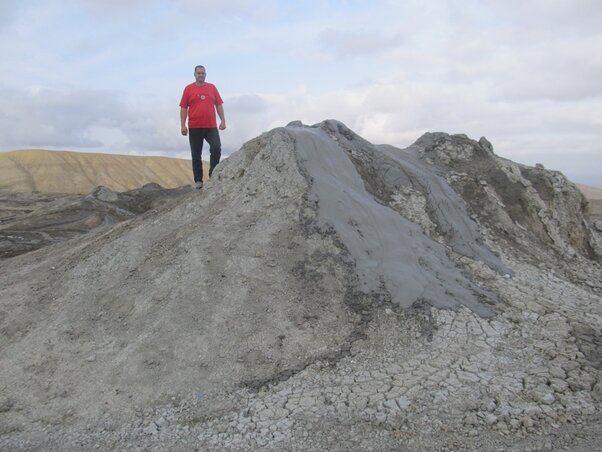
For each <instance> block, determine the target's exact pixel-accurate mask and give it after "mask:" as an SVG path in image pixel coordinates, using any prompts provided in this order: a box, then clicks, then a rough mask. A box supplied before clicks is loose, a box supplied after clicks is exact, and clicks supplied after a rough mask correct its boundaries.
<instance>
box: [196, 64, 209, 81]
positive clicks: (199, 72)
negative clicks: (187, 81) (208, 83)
mask: <svg viewBox="0 0 602 452" xmlns="http://www.w3.org/2000/svg"><path fill="white" fill-rule="evenodd" d="M206 75H207V73H206V72H205V69H203V68H201V67H200V68H198V69H196V70H195V71H194V78H195V79H196V82H197V83H205V77H206Z"/></svg>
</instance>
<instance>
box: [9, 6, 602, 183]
mask: <svg viewBox="0 0 602 452" xmlns="http://www.w3.org/2000/svg"><path fill="white" fill-rule="evenodd" d="M600 24H602V1H600V0H407V1H405V0H398V1H390V0H372V1H365V0H362V1H356V0H323V1H320V0H307V1H293V0H291V1H285V0H265V1H256V2H248V1H243V0H231V1H228V0H172V1H158V0H157V1H155V0H0V55H1V60H0V63H1V67H2V70H1V71H0V150H2V151H9V150H14V149H31V148H44V149H63V150H72V151H86V152H108V153H116V154H131V155H163V156H171V157H178V158H190V151H189V147H188V141H187V138H186V137H183V136H182V135H181V134H180V119H179V106H178V104H179V101H180V98H181V95H182V91H183V89H184V87H185V86H186V85H187V84H189V83H192V82H194V77H193V71H194V66H196V65H197V64H202V65H204V66H205V67H206V69H207V81H208V82H211V83H213V84H215V85H216V86H217V88H218V90H219V91H220V93H221V96H222V98H223V99H224V110H225V113H226V119H227V129H226V130H225V131H223V132H221V138H222V153H223V155H229V154H231V153H232V152H235V151H236V150H238V149H239V148H240V147H241V146H242V144H243V143H244V142H245V141H247V140H249V139H252V138H254V137H256V136H258V135H260V134H261V133H263V132H266V131H268V130H271V129H272V128H275V127H280V126H284V125H286V124H288V123H289V122H290V121H293V120H301V121H302V122H303V123H304V124H315V123H318V122H320V121H322V120H324V119H337V120H339V121H342V122H343V123H345V124H346V125H347V126H348V127H350V128H351V129H352V130H354V131H355V132H356V133H358V134H359V135H361V136H362V137H364V138H365V139H367V140H369V141H371V142H372V143H375V144H391V145H394V146H397V147H401V148H404V147H407V146H409V145H411V144H412V143H413V142H414V141H416V140H417V139H418V138H419V137H420V136H421V135H422V134H423V133H425V132H447V133H450V134H455V133H463V134H466V135H468V136H469V137H471V138H473V139H476V140H478V139H479V138H480V137H481V136H485V137H487V139H488V140H489V141H490V142H491V143H492V144H493V147H494V151H495V152H496V154H498V155H499V156H501V157H504V158H508V159H511V160H514V161H515V162H518V163H523V164H527V165H535V164H536V163H541V164H543V165H544V166H545V167H546V168H548V169H553V170H558V171H561V172H563V173H564V174H565V175H566V176H567V177H568V178H569V179H571V180H572V181H573V182H578V183H583V184H588V185H593V186H597V187H602V51H601V49H602V26H600Z"/></svg>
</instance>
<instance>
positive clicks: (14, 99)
mask: <svg viewBox="0 0 602 452" xmlns="http://www.w3.org/2000/svg"><path fill="white" fill-rule="evenodd" d="M108 94H109V95H108ZM0 99H1V100H0V111H2V112H3V114H2V116H0V130H1V131H2V144H3V146H5V147H7V148H10V147H23V145H25V146H26V147H96V146H100V145H102V143H101V142H100V141H98V140H97V139H96V138H94V136H93V135H91V134H89V133H87V130H88V129H89V128H90V127H92V126H101V127H117V126H118V125H119V122H120V119H122V118H124V116H125V115H124V113H125V110H124V105H123V104H122V103H121V102H120V101H119V96H117V95H115V93H107V92H104V91H96V90H57V89H46V88H43V87H40V86H32V87H30V88H29V89H28V90H8V89H3V90H1V91H0Z"/></svg>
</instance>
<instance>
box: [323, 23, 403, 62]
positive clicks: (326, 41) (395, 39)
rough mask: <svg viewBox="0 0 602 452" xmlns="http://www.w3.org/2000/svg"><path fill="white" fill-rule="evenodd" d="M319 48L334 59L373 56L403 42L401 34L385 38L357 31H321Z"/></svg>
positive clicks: (376, 34)
mask: <svg viewBox="0 0 602 452" xmlns="http://www.w3.org/2000/svg"><path fill="white" fill-rule="evenodd" d="M316 42H317V44H318V45H319V47H320V48H321V49H322V50H324V51H326V53H328V54H330V55H332V56H334V57H335V58H349V57H355V56H361V55H373V54H376V53H381V52H384V51H386V50H388V49H391V48H395V47H397V46H399V45H401V43H402V42H403V39H402V36H401V34H399V33H398V34H394V35H391V36H386V35H383V34H380V33H377V32H372V31H366V30H358V31H348V30H335V29H331V28H329V29H326V30H324V31H322V32H321V33H320V34H319V35H318V37H317V39H316Z"/></svg>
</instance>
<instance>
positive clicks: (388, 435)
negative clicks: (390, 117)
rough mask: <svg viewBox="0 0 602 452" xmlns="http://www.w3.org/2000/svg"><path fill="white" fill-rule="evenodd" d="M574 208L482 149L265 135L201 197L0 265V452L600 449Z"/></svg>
mask: <svg viewBox="0 0 602 452" xmlns="http://www.w3.org/2000/svg"><path fill="white" fill-rule="evenodd" d="M584 205H585V203H584V202H582V195H581V193H580V192H579V191H578V190H577V189H576V187H575V186H574V185H573V184H571V183H570V182H569V181H567V180H566V179H565V178H564V177H563V176H562V175H561V174H559V173H555V172H548V171H545V170H541V171H539V170H538V169H534V168H529V167H524V166H520V165H516V164H514V163H512V162H508V161H505V160H503V159H499V158H498V157H497V156H495V154H494V153H493V150H492V147H491V145H490V144H489V143H488V142H487V141H486V140H484V139H481V140H480V141H478V142H477V141H474V140H471V139H469V138H468V137H465V136H462V135H452V136H450V135H447V134H427V135H425V136H424V137H422V138H421V139H420V140H418V141H417V142H416V143H415V144H414V145H413V146H411V147H410V148H408V149H396V148H392V147H381V146H374V145H372V144H371V143H369V142H367V141H365V140H363V139H362V138H361V137H359V136H357V135H356V134H354V133H353V132H352V131H351V130H349V129H348V128H347V127H345V126H344V125H343V124H341V123H340V122H337V121H325V122H323V123H320V124H317V125H316V126H312V127H307V126H303V125H302V124H300V123H292V124H291V125H289V126H288V127H285V128H278V129H274V130H272V131H270V132H268V133H265V134H263V135H261V136H260V137H257V138H256V139H254V140H251V141H250V142H248V143H246V144H245V145H244V146H243V148H242V149H241V150H240V151H239V152H237V153H235V154H234V155H232V156H231V157H230V158H229V159H227V160H226V161H225V162H223V163H222V164H221V165H220V166H219V167H218V169H217V170H216V172H215V174H214V177H213V178H212V179H211V180H210V181H209V182H208V183H207V184H206V187H205V188H204V189H203V190H202V191H194V192H191V193H189V194H185V195H183V196H181V197H180V198H178V199H177V201H176V202H175V203H172V204H169V205H167V204H166V205H163V206H161V207H159V208H158V209H154V210H153V211H148V212H146V213H143V214H142V215H139V216H136V217H135V218H133V219H131V220H128V221H124V222H121V223H119V224H117V225H116V226H114V227H113V228H111V229H110V230H108V231H107V232H105V233H104V234H100V235H94V236H85V235H84V236H81V237H79V238H75V239H72V240H69V241H66V242H63V243H59V244H55V245H53V246H50V247H45V248H42V249H39V250H37V251H33V252H31V253H27V254H23V255H21V256H16V257H13V258H11V259H7V260H5V261H3V262H1V263H0V270H1V271H0V300H1V305H0V336H1V337H0V363H1V366H0V388H2V394H1V396H0V435H1V436H0V448H3V449H39V450H42V449H48V448H51V449H52V448H62V449H92V448H94V447H99V448H103V449H131V448H136V447H137V448H142V449H156V450H162V449H163V450H165V449H174V448H180V449H195V448H197V449H203V450H257V449H260V448H264V449H273V450H290V449H296V450H300V449H312V450H366V449H369V448H372V449H375V450H392V449H401V450H403V449H404V448H408V449H410V450H415V449H417V450H425V449H429V450H440V449H443V448H452V449H459V450H466V449H468V450H507V449H513V448H514V449H516V448H518V449H521V448H522V449H527V448H532V449H536V448H541V447H543V448H547V449H549V450H579V449H580V448H581V449H582V450H587V449H588V448H589V449H594V448H595V445H596V444H599V440H600V434H599V431H600V430H599V425H600V419H601V418H600V414H601V413H600V401H601V400H602V378H601V371H600V369H601V368H602V352H601V350H602V349H601V345H602V344H601V342H600V337H601V332H602V320H601V319H602V271H601V268H600V264H599V256H600V253H599V250H598V249H597V248H596V246H595V243H594V239H593V234H594V233H593V232H592V231H591V230H590V229H589V228H588V226H587V222H586V221H585V220H584V219H585V217H584V215H585V213H584ZM542 438H545V443H544V444H542Z"/></svg>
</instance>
